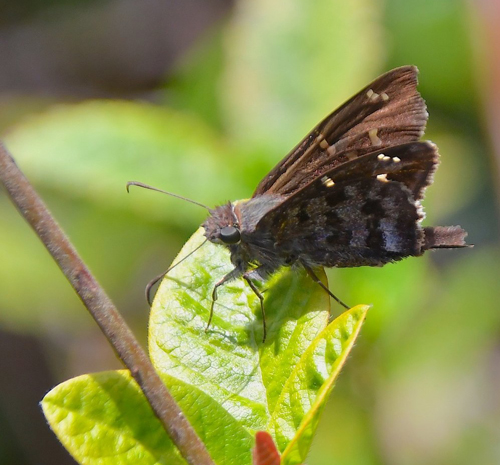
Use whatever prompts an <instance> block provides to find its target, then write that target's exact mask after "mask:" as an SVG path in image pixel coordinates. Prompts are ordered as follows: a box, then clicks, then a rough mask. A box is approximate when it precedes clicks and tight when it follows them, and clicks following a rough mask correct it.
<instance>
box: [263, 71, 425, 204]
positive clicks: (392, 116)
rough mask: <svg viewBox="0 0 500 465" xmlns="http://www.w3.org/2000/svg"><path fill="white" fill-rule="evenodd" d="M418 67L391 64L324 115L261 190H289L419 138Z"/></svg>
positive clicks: (421, 122) (421, 124)
mask: <svg viewBox="0 0 500 465" xmlns="http://www.w3.org/2000/svg"><path fill="white" fill-rule="evenodd" d="M417 74H418V70H417V69H416V68H415V67H413V66H404V67H401V68H397V69H394V70H392V71H389V72H388V73H386V74H384V75H382V76H380V77H379V78H378V79H376V80H375V81H373V82H372V83H371V84H369V85H368V86H366V87H365V88H364V89H363V90H361V91H360V92H359V93H358V94H356V95H355V96H354V97H352V98H351V99H350V100H348V101H347V102H346V103H345V104H344V105H342V106H341V107H340V108H338V109H337V110H336V111H334V112H333V113H332V114H330V115H329V116H327V117H326V118H325V119H324V120H323V121H322V122H321V123H319V124H318V125H317V126H316V127H315V128H314V129H313V130H312V131H311V132H310V133H309V134H308V135H307V136H306V137H305V138H304V139H303V140H302V141H301V142H300V143H299V144H298V145H297V147H296V148H295V149H294V150H293V151H292V152H291V153H290V154H289V155H288V156H287V157H285V158H284V159H283V160H282V161H281V162H280V163H279V164H278V165H277V166H276V167H275V168H274V169H273V170H272V171H271V172H270V173H269V174H268V175H267V176H266V177H265V178H264V179H263V180H262V181H261V183H260V184H259V185H258V186H257V189H256V190H255V193H254V197H255V196H257V195H261V194H264V193H275V194H281V195H285V196H289V195H292V194H293V193H295V192H296V191H298V190H299V189H301V188H302V187H304V186H305V185H306V184H308V183H309V182H310V180H311V177H318V176H321V175H323V174H324V173H326V172H328V171H329V170H331V169H332V168H334V167H336V166H339V165H340V164H342V163H345V162H348V161H350V160H353V159H355V158H358V157H361V156H364V155H366V154H367V153H370V152H373V151H374V150H377V149H384V148H386V147H390V146H393V145H399V144H403V143H405V142H412V141H416V140H418V139H419V138H420V137H421V136H422V134H423V132H424V129H425V124H426V122H427V116H428V115H427V110H426V106H425V102H424V101H423V99H422V98H421V96H420V94H419V93H418V91H417V89H416V86H417Z"/></svg>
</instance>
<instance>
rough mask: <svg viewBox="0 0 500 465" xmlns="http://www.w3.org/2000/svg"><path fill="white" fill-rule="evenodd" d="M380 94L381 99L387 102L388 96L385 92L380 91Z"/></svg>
mask: <svg viewBox="0 0 500 465" xmlns="http://www.w3.org/2000/svg"><path fill="white" fill-rule="evenodd" d="M380 96H381V97H382V100H383V101H384V102H387V101H388V100H389V96H388V95H387V94H386V93H385V92H382V93H381V94H380Z"/></svg>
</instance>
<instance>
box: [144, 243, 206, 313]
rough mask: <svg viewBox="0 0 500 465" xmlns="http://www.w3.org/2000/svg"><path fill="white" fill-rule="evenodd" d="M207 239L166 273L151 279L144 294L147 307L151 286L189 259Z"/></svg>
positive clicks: (150, 301) (149, 300)
mask: <svg viewBox="0 0 500 465" xmlns="http://www.w3.org/2000/svg"><path fill="white" fill-rule="evenodd" d="M207 240H208V239H205V240H204V241H203V242H202V243H201V244H200V245H199V246H198V247H196V248H195V249H194V250H192V251H191V252H189V253H188V254H187V255H186V256H185V257H182V258H181V259H180V260H179V261H178V262H176V263H174V264H173V265H172V266H170V267H169V268H168V269H167V271H164V272H163V273H161V274H159V275H158V276H156V277H155V278H153V279H152V280H151V281H149V283H148V285H147V286H146V289H145V293H146V300H147V301H148V304H149V306H150V307H151V305H152V303H153V300H152V299H151V289H152V288H153V286H154V285H155V284H156V283H157V282H158V281H160V279H162V278H163V277H164V276H165V275H167V274H168V273H169V272H170V271H171V270H173V269H174V268H175V267H176V266H177V265H179V264H180V263H182V262H183V261H184V260H186V258H188V257H190V256H191V255H193V254H194V253H195V252H196V251H197V250H198V249H199V248H201V246H203V245H205V243H206V242H207Z"/></svg>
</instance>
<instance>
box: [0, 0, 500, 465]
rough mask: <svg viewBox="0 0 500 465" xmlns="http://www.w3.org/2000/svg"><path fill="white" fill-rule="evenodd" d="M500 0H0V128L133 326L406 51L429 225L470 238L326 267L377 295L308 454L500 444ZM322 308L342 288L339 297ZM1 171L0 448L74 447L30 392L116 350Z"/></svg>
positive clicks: (481, 459) (368, 460)
mask: <svg viewBox="0 0 500 465" xmlns="http://www.w3.org/2000/svg"><path fill="white" fill-rule="evenodd" d="M498 24H500V5H499V2H497V0H476V1H470V2H466V1H461V0H386V1H382V0H351V1H349V2H346V1H344V0H318V1H316V2H311V1H309V0H286V1H281V2H278V1H276V0H183V1H181V0H177V1H163V2H162V1H155V0H142V1H134V0H109V1H104V0H94V1H81V0H50V1H45V2H37V1H32V0H23V1H21V0H20V1H17V2H9V1H7V0H3V1H0V134H1V136H2V138H3V139H4V140H5V142H6V144H7V146H8V148H9V149H10V150H11V152H12V153H13V154H14V156H15V157H16V159H17V161H18V164H19V165H20V167H21V168H22V169H23V170H24V172H25V174H26V175H27V176H28V177H29V178H30V179H31V180H32V182H33V183H34V184H35V186H36V188H37V189H38V190H39V192H40V193H41V195H42V196H43V198H44V199H45V201H46V202H47V203H48V205H49V207H50V208H51V210H52V211H53V213H54V214H55V215H56V217H57V218H58V220H59V222H60V223H61V225H62V226H63V228H64V229H65V230H66V231H67V232H68V233H69V235H70V237H71V239H72V240H73V242H74V244H75V245H76V247H77V248H78V250H79V251H80V252H81V254H82V255H83V257H84V259H85V260H86V262H87V263H88V265H89V266H90V268H91V269H92V270H93V271H94V272H95V274H96V276H97V277H98V279H99V280H100V282H101V283H102V285H103V286H104V287H105V289H106V290H107V291H108V292H109V294H110V295H111V296H112V298H113V300H114V301H115V303H116V304H117V305H118V307H119V308H120V309H121V310H122V311H123V313H124V315H125V317H126V318H127V321H128V322H129V323H130V324H131V325H132V327H133V328H134V331H135V332H136V334H137V335H138V336H139V338H140V339H141V341H142V342H143V344H144V345H146V330H147V319H148V307H147V305H146V303H145V301H144V298H143V289H144V285H145V284H146V283H147V282H148V281H149V280H150V278H151V277H153V276H155V275H156V274H158V273H160V272H161V271H163V270H164V269H165V268H166V267H167V266H168V264H169V263H170V261H171V260H172V258H173V257H174V255H175V254H176V252H177V251H178V250H179V248H180V246H181V245H182V244H183V242H184V241H185V240H186V239H187V238H188V237H189V235H190V234H191V233H192V232H193V231H194V230H195V229H196V228H197V227H198V225H199V224H200V223H201V222H202V221H203V219H204V216H205V212H204V211H203V210H202V209H199V208H197V207H195V206H192V205H189V204H185V203H181V202H180V201H178V200H175V199H171V198H168V197H166V196H161V195H160V194H155V193H152V192H149V191H140V190H138V189H136V190H134V191H132V193H131V194H129V195H127V193H126V191H125V183H126V182H127V181H129V180H140V181H143V182H147V183H150V184H153V185H155V186H158V187H160V188H164V189H167V190H170V191H173V192H176V193H178V194H181V195H185V196H188V197H190V198H193V199H196V200H198V201H200V202H203V203H205V204H208V205H211V206H214V205H216V204H220V203H222V202H225V201H227V200H229V199H233V200H234V199H238V198H245V197H249V196H250V195H251V193H252V192H253V188H254V187H255V185H256V184H257V182H258V181H259V180H260V179H261V178H262V177H263V176H264V175H265V174H266V173H267V171H268V170H269V169H270V168H271V167H272V166H273V165H274V164H275V163H277V162H278V161H279V160H280V159H281V158H282V157H283V156H284V155H285V154H286V153H287V152H288V151H289V150H290V149H291V148H292V147H293V146H294V145H295V143H297V142H298V141H299V140H300V138H301V137H303V136H304V135H305V134H306V132H307V131H308V130H309V129H311V128H312V127H313V126H314V125H315V124H316V123H317V122H318V121H319V120H320V119H322V118H323V117H324V116H325V115H326V114H327V113H329V112H330V111H331V110H332V109H333V108H335V107H336V106H338V105H339V104H341V103H342V102H343V101H344V100H346V99H347V98H348V97H350V96H351V95H352V94H353V93H354V92H356V91H357V90H359V89H360V88H361V87H363V86H364V85H366V84H367V83H368V82H369V81H371V80H372V79H374V78H375V77H376V76H377V75H379V74H381V73H382V72H385V71H386V70H388V69H391V68H393V67H396V66H400V65H404V64H414V65H417V66H418V67H419V69H420V86H419V89H420V91H421V93H422V94H423V96H424V98H425V99H426V101H427V104H428V108H429V113H430V120H429V124H428V130H427V134H426V138H428V139H431V140H432V141H434V142H435V143H437V144H438V146H439V148H440V152H441V158H442V164H441V167H440V169H439V171H438V172H437V175H436V177H435V184H434V185H433V186H432V187H431V188H430V189H429V190H428V194H427V198H426V200H425V208H426V211H427V220H426V224H429V225H449V224H460V225H461V226H462V227H464V228H465V229H466V230H468V231H469V240H470V242H471V243H473V244H475V247H474V248H473V249H467V250H455V251H438V252H435V253H428V254H427V255H426V256H425V257H423V258H418V259H408V260H405V261H403V262H401V263H399V264H395V265H388V266H386V267H384V268H381V269H344V270H331V271H329V278H330V287H331V289H332V290H333V291H334V292H335V293H336V294H337V295H339V296H340V297H341V298H342V299H343V300H344V301H347V302H349V303H351V304H355V303H372V304H373V309H372V310H371V312H370V314H369V317H368V320H367V322H366V324H365V327H364V329H363V333H362V336H361V338H360V341H359V342H358V344H357V346H356V348H355V349H354V351H353V354H352V356H351V357H350V360H349V363H348V364H347V367H346V368H345V370H344V372H343V374H342V375H341V377H340V380H339V382H338V383H337V386H336V388H335V389H334V391H333V395H332V398H331V400H330V401H329V403H328V406H327V408H326V410H325V412H324V415H323V417H322V421H321V425H320V429H319V431H318V434H317V437H316V439H315V442H314V445H313V449H312V451H311V454H310V457H309V460H308V463H309V465H327V464H328V465H331V464H342V465H365V464H370V465H371V464H376V465H378V464H389V465H390V464H395V465H413V464H422V463H429V464H440V465H448V464H449V465H451V464H453V465H461V464H464V465H465V464H467V465H470V464H471V463H480V464H482V465H489V464H498V463H500V308H499V304H498V302H499V300H500V264H499V261H500V250H499V203H498V200H499V192H500V191H499V180H500V178H499V167H500V60H499V56H500V32H499V31H500V29H499V28H498ZM333 312H334V313H338V312H340V309H339V308H337V307H335V306H333ZM118 367H119V364H118V362H117V361H116V359H115V357H114V355H113V353H112V351H111V349H110V348H109V347H108V345H107V343H106V342H105V340H104V338H103V336H102V335H101V334H100V332H99V331H98V330H97V328H96V325H95V324H94V323H93V321H92V320H91V318H90V317H89V316H88V315H87V313H86V311H85V310H84V308H83V306H82V305H81V303H80V302H79V300H78V298H77V297H76V296H75V295H74V293H73V292H72V290H71V288H70V286H69V285H68V284H67V282H66V281H65V279H64V278H63V276H62V275H61V273H60V272H59V270H58V269H57V267H56V265H55V264H54V263H53V262H52V261H51V259H50V257H49V255H48V254H47V252H46V251H45V250H44V249H43V247H42V246H41V244H40V243H39V241H38V239H37V238H36V237H35V235H34V234H33V232H32V231H31V230H30V229H29V228H28V226H27V225H26V224H25V223H24V221H23V220H22V219H21V218H20V216H19V215H18V214H17V212H16V211H15V209H14V208H13V207H12V205H11V204H10V203H9V200H8V199H7V197H6V195H5V193H4V192H3V191H0V463H2V464H4V463H5V464H10V465H18V464H19V465H21V464H23V465H24V464H26V465H28V464H29V465H31V464H37V465H44V464H54V463H57V464H70V463H74V462H73V460H72V459H71V457H69V455H68V454H67V453H66V452H65V450H64V449H63V448H62V447H61V446H60V445H59V444H58V442H57V439H55V437H54V436H53V435H52V433H51V432H50V430H49V428H48V426H46V424H45V421H44V418H43V416H42V413H41V410H40V408H39V406H38V402H39V401H40V399H41V398H42V397H43V395H44V393H45V392H47V391H48V390H49V389H50V388H51V387H52V386H54V385H55V384H57V383H59V382H61V381H63V380H65V379H68V378H69V377H72V376H75V375H78V374H82V373H87V372H94V371H99V370H107V369H114V368H118Z"/></svg>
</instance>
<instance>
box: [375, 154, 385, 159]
mask: <svg viewBox="0 0 500 465" xmlns="http://www.w3.org/2000/svg"><path fill="white" fill-rule="evenodd" d="M384 157H385V155H384V154H383V153H380V154H379V155H378V156H377V158H378V159H379V160H383V159H384Z"/></svg>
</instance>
